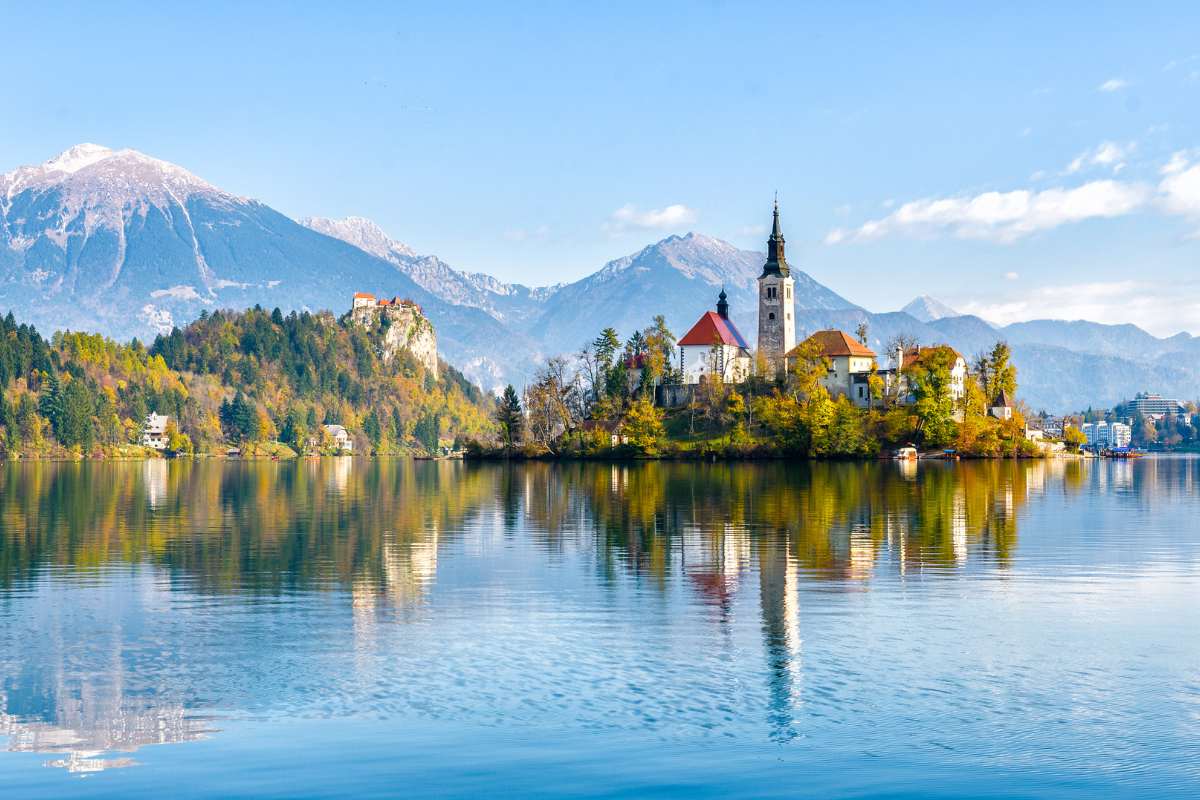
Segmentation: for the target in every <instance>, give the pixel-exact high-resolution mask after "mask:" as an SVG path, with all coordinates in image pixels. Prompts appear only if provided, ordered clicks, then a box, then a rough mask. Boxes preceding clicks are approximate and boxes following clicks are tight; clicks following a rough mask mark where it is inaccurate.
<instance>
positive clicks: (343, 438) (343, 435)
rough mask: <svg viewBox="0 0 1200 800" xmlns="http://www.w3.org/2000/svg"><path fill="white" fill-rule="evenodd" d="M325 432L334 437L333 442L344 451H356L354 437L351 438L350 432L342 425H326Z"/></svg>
mask: <svg viewBox="0 0 1200 800" xmlns="http://www.w3.org/2000/svg"><path fill="white" fill-rule="evenodd" d="M323 427H324V428H325V432H326V433H328V434H329V438H331V439H333V443H334V444H335V445H336V446H337V449H338V450H339V451H340V452H342V453H353V452H354V439H352V438H351V436H350V432H349V431H347V430H346V429H345V428H344V427H342V426H341V425H325V426H323Z"/></svg>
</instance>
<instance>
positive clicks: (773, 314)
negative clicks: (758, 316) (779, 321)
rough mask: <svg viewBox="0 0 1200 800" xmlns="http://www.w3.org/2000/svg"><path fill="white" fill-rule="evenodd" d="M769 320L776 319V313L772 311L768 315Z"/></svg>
mask: <svg viewBox="0 0 1200 800" xmlns="http://www.w3.org/2000/svg"><path fill="white" fill-rule="evenodd" d="M767 319H775V312H774V311H772V312H771V313H770V314H767Z"/></svg>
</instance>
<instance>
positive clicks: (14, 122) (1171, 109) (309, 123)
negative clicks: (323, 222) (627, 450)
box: [0, 2, 1200, 334]
mask: <svg viewBox="0 0 1200 800" xmlns="http://www.w3.org/2000/svg"><path fill="white" fill-rule="evenodd" d="M243 5H251V4H243ZM850 5H851V4H842V3H837V4H835V3H829V4H823V5H811V4H810V5H801V4H752V3H725V2H709V3H678V4H676V3H658V4H645V3H629V4H622V3H606V4H596V6H595V7H592V8H585V7H584V6H583V4H567V3H539V4H524V3H504V4H499V3H497V4H494V5H474V4H471V3H459V4H451V5H449V6H447V5H445V4H435V3H422V4H417V5H402V4H398V3H387V4H351V3H346V4H339V6H340V7H334V5H333V4H316V3H311V4H296V5H288V4H282V3H280V4H266V3H263V4H253V6H252V7H249V8H246V7H240V6H239V5H235V4H220V3H217V4H204V5H199V4H196V5H195V6H193V7H188V8H176V7H175V6H174V4H154V5H150V4H144V5H137V4H121V3H116V4H104V7H103V8H101V7H100V4H88V5H84V4H79V5H71V4H49V3H47V4H30V3H7V2H4V3H0V29H3V30H5V31H6V33H5V35H4V42H5V62H6V65H7V68H8V80H7V81H6V87H5V93H4V101H3V103H0V170H7V169H10V168H12V167H15V166H17V165H19V164H28V163H37V162H41V161H44V160H45V159H47V158H49V157H50V156H52V155H53V154H55V153H57V152H59V151H61V150H63V149H66V148H67V147H69V146H70V145H72V144H75V143H78V142H82V141H92V142H97V143H100V144H104V145H108V146H110V147H133V148H136V149H138V150H142V151H144V152H146V153H149V154H151V155H154V156H157V157H160V158H164V159H166V160H169V161H173V162H175V163H178V164H181V165H183V166H185V167H187V168H188V169H190V170H192V171H193V172H196V173H197V174H199V175H200V176H202V177H204V178H206V179H208V180H209V181H211V182H213V183H215V184H217V185H219V186H222V187H223V188H226V189H229V190H230V191H234V192H236V193H238V194H242V195H247V196H251V197H255V198H258V199H260V200H262V201H264V202H266V203H268V204H269V205H272V206H274V207H275V208H277V209H279V210H280V211H283V212H284V213H287V214H289V215H291V216H294V217H300V216H305V215H320V216H345V215H349V214H358V215H362V216H366V217H370V218H372V219H374V220H376V221H377V222H379V223H380V225H382V226H383V227H384V229H385V230H387V231H388V232H389V233H390V234H392V235H393V236H394V237H395V238H397V239H400V240H402V241H404V242H406V243H408V244H410V245H411V246H413V247H414V248H416V249H417V250H418V251H420V252H428V253H436V254H438V255H439V256H441V257H442V258H444V259H445V260H447V261H448V262H450V263H452V264H453V265H455V266H457V267H460V268H464V269H471V270H481V271H487V272H491V273H493V274H495V275H498V276H499V277H502V278H504V279H507V280H519V281H522V282H525V283H531V284H541V283H549V282H555V281H559V280H571V279H574V278H577V277H580V276H582V275H584V274H586V273H588V272H590V271H593V270H595V269H597V268H598V267H599V266H601V265H602V264H603V263H604V262H605V261H607V260H609V259H611V258H615V257H618V256H621V255H624V254H626V253H628V252H632V251H634V250H637V249H638V248H640V247H641V246H643V245H645V244H647V243H650V242H652V241H655V240H657V239H659V238H662V237H663V236H665V235H667V234H670V233H676V232H685V231H687V230H696V231H699V232H703V233H707V234H711V235H713V236H717V237H720V238H724V239H727V240H729V241H732V242H734V243H735V244H738V245H741V246H746V247H762V239H763V238H764V236H765V232H766V223H767V222H768V221H769V213H770V203H771V196H772V193H773V192H774V191H775V190H778V191H779V193H780V201H781V204H782V207H783V212H784V229H785V233H786V234H787V236H788V244H789V255H790V257H791V260H792V261H793V262H794V264H796V265H797V266H799V267H800V268H802V269H804V270H806V271H808V272H809V273H811V274H812V275H813V276H814V277H816V278H817V279H818V280H820V281H822V282H824V283H826V284H828V285H829V286H830V287H832V288H833V289H835V290H837V291H839V292H841V293H842V294H844V295H845V296H847V297H848V298H850V299H851V300H854V301H855V302H858V303H860V304H863V305H865V306H866V307H868V308H871V309H873V310H880V311H882V310H890V309H895V308H898V307H899V306H901V305H903V304H904V303H906V302H907V301H908V300H909V299H911V298H912V297H913V296H914V295H917V294H932V295H934V296H936V297H939V298H941V299H943V300H945V301H947V302H949V303H951V304H952V305H955V306H956V307H958V308H960V309H966V310H971V311H976V312H979V313H981V314H983V315H985V316H988V317H989V318H993V319H996V320H999V321H1011V320H1014V319H1021V318H1034V317H1044V316H1056V317H1066V318H1074V317H1087V318H1091V319H1097V320H1100V321H1106V322H1121V321H1131V322H1136V323H1138V324H1141V325H1143V326H1144V327H1147V328H1148V329H1150V330H1152V331H1154V332H1155V333H1159V334H1169V333H1174V332H1176V331H1178V330H1183V329H1186V330H1190V331H1192V332H1194V333H1200V278H1198V277H1197V273H1200V270H1198V269H1197V266H1200V238H1198V237H1197V234H1198V232H1200V39H1197V37H1196V35H1195V34H1196V31H1197V30H1198V29H1200V10H1198V9H1197V7H1196V6H1195V4H1192V3H1177V4H1170V3H1162V4H1158V3H1144V4H1139V5H1138V6H1137V7H1136V8H1131V7H1127V6H1123V5H1118V4H1112V5H1108V4H1102V3H1100V4H1098V3H1086V4H1084V3H1080V4H1065V3H1064V4H1053V5H1054V6H1055V7H1054V8H1051V9H1047V8H1044V7H1043V5H1047V4H1029V5H1026V6H1023V7H1022V6H1020V5H1018V4H1004V6H1003V8H1002V9H1001V8H999V7H997V8H996V9H990V10H984V9H981V8H979V7H975V8H969V7H968V6H973V5H975V4H959V3H946V4H923V5H920V7H919V8H917V7H912V8H910V7H908V6H909V5H912V6H915V5H916V4H905V5H902V4H882V3H881V4H874V5H867V4H864V5H861V6H857V7H850Z"/></svg>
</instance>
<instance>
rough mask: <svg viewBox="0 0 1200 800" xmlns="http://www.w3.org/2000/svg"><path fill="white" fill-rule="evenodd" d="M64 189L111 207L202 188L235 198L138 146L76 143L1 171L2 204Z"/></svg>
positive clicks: (80, 199)
mask: <svg viewBox="0 0 1200 800" xmlns="http://www.w3.org/2000/svg"><path fill="white" fill-rule="evenodd" d="M27 190H34V191H38V192H44V191H49V190H60V191H61V192H62V193H63V194H64V196H65V197H66V198H67V199H68V200H70V201H73V204H74V205H77V206H86V205H89V204H92V203H95V204H99V205H105V206H111V205H112V203H113V201H114V200H115V201H120V202H122V203H125V204H129V205H139V204H140V203H141V202H142V201H147V200H148V201H149V202H151V203H154V204H156V205H161V204H162V203H163V202H165V201H166V200H167V198H169V197H174V198H176V199H179V198H182V197H187V196H189V195H191V194H194V193H197V192H201V193H206V194H211V195H214V196H221V197H224V198H226V199H229V200H235V199H240V198H235V197H234V196H233V195H231V194H229V193H228V192H224V191H221V190H220V189H218V188H216V187H215V186H213V185H212V184H210V183H208V182H207V181H205V180H203V179H201V178H199V177H197V176H196V175H194V174H192V173H191V172H188V171H187V170H186V169H184V168H183V167H180V166H178V165H176V164H172V163H170V162H168V161H163V160H161V159H157V158H152V157H151V156H148V155H146V154H145V153H141V152H138V151H137V150H131V149H128V148H126V149H122V150H113V149H111V148H108V147H104V146H103V145H98V144H91V143H84V144H77V145H75V146H74V147H71V148H68V149H67V150H64V151H63V152H61V153H59V154H58V155H56V156H55V157H54V158H51V159H50V160H49V161H45V162H43V163H41V164H38V165H36V166H24V167H17V168H16V169H15V170H13V171H11V172H7V173H5V174H3V175H0V204H3V205H7V204H8V203H11V201H12V198H13V197H15V196H16V195H18V194H20V193H21V192H24V191H27Z"/></svg>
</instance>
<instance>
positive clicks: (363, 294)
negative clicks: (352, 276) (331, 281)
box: [354, 292, 375, 300]
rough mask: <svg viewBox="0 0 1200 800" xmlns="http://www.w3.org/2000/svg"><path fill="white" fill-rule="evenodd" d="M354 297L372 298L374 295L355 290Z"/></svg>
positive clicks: (356, 298) (361, 298) (357, 298)
mask: <svg viewBox="0 0 1200 800" xmlns="http://www.w3.org/2000/svg"><path fill="white" fill-rule="evenodd" d="M354 299H355V300H374V299H375V295H373V294H369V293H367V292H355V293H354Z"/></svg>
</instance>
